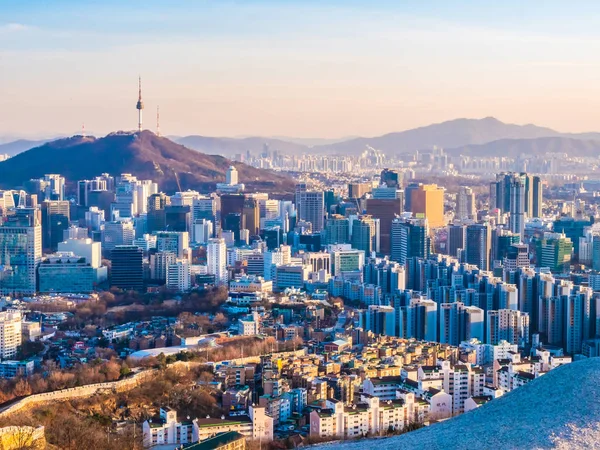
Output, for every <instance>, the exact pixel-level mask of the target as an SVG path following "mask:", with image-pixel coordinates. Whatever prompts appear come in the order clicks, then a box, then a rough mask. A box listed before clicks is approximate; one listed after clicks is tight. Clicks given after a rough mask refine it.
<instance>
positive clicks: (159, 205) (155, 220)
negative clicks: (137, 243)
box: [146, 192, 171, 233]
mask: <svg viewBox="0 0 600 450" xmlns="http://www.w3.org/2000/svg"><path fill="white" fill-rule="evenodd" d="M170 203H171V201H170V199H169V196H168V195H166V194H165V193H164V192H159V193H157V194H152V195H150V196H149V197H148V206H147V211H148V212H147V213H146V214H147V216H146V217H147V226H146V229H147V231H148V233H153V232H154V231H162V230H165V229H166V227H167V218H166V214H165V208H166V207H167V205H169V204H170Z"/></svg>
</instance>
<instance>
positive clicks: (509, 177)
mask: <svg viewBox="0 0 600 450" xmlns="http://www.w3.org/2000/svg"><path fill="white" fill-rule="evenodd" d="M490 198H491V199H492V200H493V204H492V205H491V206H492V207H495V208H498V209H499V210H500V211H501V212H503V213H510V229H511V231H512V232H513V233H518V234H519V235H520V236H521V238H523V233H524V229H525V218H526V217H540V216H541V213H542V198H543V196H542V183H541V180H540V178H539V177H537V176H533V175H528V174H527V173H524V172H522V173H514V172H509V173H500V174H498V175H496V181H495V182H492V183H491V185H490Z"/></svg>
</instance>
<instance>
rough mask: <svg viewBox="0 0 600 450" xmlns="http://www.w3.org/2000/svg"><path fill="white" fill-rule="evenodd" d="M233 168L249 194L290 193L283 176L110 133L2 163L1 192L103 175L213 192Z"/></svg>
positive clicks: (146, 137) (143, 136)
mask: <svg viewBox="0 0 600 450" xmlns="http://www.w3.org/2000/svg"><path fill="white" fill-rule="evenodd" d="M232 164H233V165H235V167H236V168H237V170H238V175H239V180H240V182H242V183H245V184H246V185H247V187H248V188H249V190H260V191H263V192H269V193H272V194H286V193H291V192H293V189H294V180H293V179H292V178H291V177H289V176H287V175H285V174H281V173H277V172H273V171H270V170H264V169H256V168H254V167H251V166H248V165H246V164H242V163H232V162H231V161H230V160H228V159H226V158H224V157H222V156H218V155H206V154H203V153H200V152H198V151H195V150H190V149H189V148H187V147H184V146H183V145H180V144H177V143H175V142H172V141H171V140H169V139H167V138H164V137H159V136H157V135H155V134H154V133H152V132H151V131H143V132H141V133H123V132H120V133H111V134H109V135H107V136H105V137H102V138H95V137H83V136H73V137H71V138H65V139H59V140H56V141H52V142H48V143H45V144H43V145H41V146H39V147H35V148H32V149H29V150H27V151H25V152H22V153H19V154H18V155H16V156H14V157H12V158H10V159H8V160H6V161H4V162H0V187H3V188H14V187H16V186H22V185H23V183H25V182H26V181H28V180H30V179H32V178H40V177H42V176H43V175H44V174H47V173H60V174H61V175H63V176H64V177H66V179H67V180H69V181H71V182H73V181H75V180H83V179H90V178H93V177H95V176H97V175H100V174H101V173H109V174H111V175H119V174H121V173H132V174H133V175H135V176H137V177H138V178H141V179H152V180H154V181H156V182H157V183H158V184H159V186H160V187H161V189H163V190H165V191H167V192H169V191H174V190H176V189H178V186H177V183H178V181H179V183H180V184H181V188H182V189H197V190H208V189H213V190H214V188H215V184H216V183H218V182H224V181H225V172H226V171H227V169H228V168H229V167H230V166H231V165H232ZM177 178H178V179H177Z"/></svg>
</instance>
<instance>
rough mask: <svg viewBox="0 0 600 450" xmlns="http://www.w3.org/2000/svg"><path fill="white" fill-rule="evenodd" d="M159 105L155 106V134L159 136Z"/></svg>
mask: <svg viewBox="0 0 600 450" xmlns="http://www.w3.org/2000/svg"><path fill="white" fill-rule="evenodd" d="M159 108H160V107H159V106H157V107H156V135H157V136H160V109H159Z"/></svg>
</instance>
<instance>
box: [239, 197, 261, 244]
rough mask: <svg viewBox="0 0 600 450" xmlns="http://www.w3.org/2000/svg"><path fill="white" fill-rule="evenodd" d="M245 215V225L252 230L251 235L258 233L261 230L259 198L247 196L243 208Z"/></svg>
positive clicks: (244, 226)
mask: <svg viewBox="0 0 600 450" xmlns="http://www.w3.org/2000/svg"><path fill="white" fill-rule="evenodd" d="M242 213H243V216H244V221H243V227H242V228H245V229H246V230H248V231H249V232H250V235H251V236H256V235H258V233H259V231H260V208H259V205H258V200H257V199H255V198H251V197H249V198H246V199H245V200H244V206H243V209H242Z"/></svg>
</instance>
